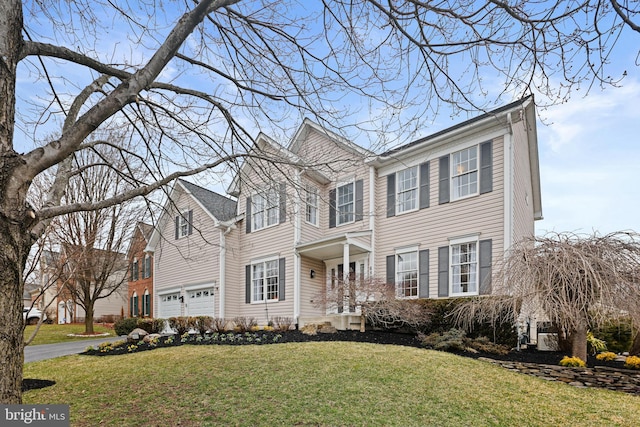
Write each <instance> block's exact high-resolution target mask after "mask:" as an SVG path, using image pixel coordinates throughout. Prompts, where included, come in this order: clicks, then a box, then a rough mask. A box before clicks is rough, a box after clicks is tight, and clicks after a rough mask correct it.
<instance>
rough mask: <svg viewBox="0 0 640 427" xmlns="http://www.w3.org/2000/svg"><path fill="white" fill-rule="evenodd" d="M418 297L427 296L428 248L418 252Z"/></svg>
mask: <svg viewBox="0 0 640 427" xmlns="http://www.w3.org/2000/svg"><path fill="white" fill-rule="evenodd" d="M418 269H419V270H418V273H419V274H420V276H419V278H418V298H429V249H424V250H422V251H420V252H418Z"/></svg>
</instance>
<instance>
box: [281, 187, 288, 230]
mask: <svg viewBox="0 0 640 427" xmlns="http://www.w3.org/2000/svg"><path fill="white" fill-rule="evenodd" d="M286 220H287V187H286V184H285V183H284V182H282V183H280V224H282V223H283V222H285V221H286Z"/></svg>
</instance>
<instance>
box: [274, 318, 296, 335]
mask: <svg viewBox="0 0 640 427" xmlns="http://www.w3.org/2000/svg"><path fill="white" fill-rule="evenodd" d="M292 326H293V319H292V318H291V317H284V316H277V317H274V318H273V329H274V330H276V331H278V332H286V331H288V330H289V329H291V327H292Z"/></svg>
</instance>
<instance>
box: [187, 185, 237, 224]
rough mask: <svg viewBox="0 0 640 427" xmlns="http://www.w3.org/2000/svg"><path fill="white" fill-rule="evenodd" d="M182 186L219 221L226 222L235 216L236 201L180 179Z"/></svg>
mask: <svg viewBox="0 0 640 427" xmlns="http://www.w3.org/2000/svg"><path fill="white" fill-rule="evenodd" d="M179 181H180V184H182V185H183V186H184V187H185V188H186V189H187V190H188V191H189V192H190V193H191V194H192V195H193V197H195V198H196V199H198V201H199V202H200V203H202V206H204V207H205V209H207V210H208V211H209V213H210V214H211V215H213V216H214V217H216V218H217V219H218V220H220V221H228V220H230V219H231V218H233V217H235V216H236V201H235V200H233V199H230V198H228V197H226V196H223V195H221V194H218V193H216V192H213V191H211V190H207V189H206V188H202V187H200V186H198V185H196V184H192V183H190V182H188V181H185V180H183V179H180V180H179Z"/></svg>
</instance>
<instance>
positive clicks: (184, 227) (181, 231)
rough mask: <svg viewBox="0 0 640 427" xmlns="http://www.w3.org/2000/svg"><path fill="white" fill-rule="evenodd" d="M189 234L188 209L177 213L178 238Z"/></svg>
mask: <svg viewBox="0 0 640 427" xmlns="http://www.w3.org/2000/svg"><path fill="white" fill-rule="evenodd" d="M188 235H189V209H186V210H183V211H182V212H180V214H178V239H182V238H184V237H187V236H188Z"/></svg>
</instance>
